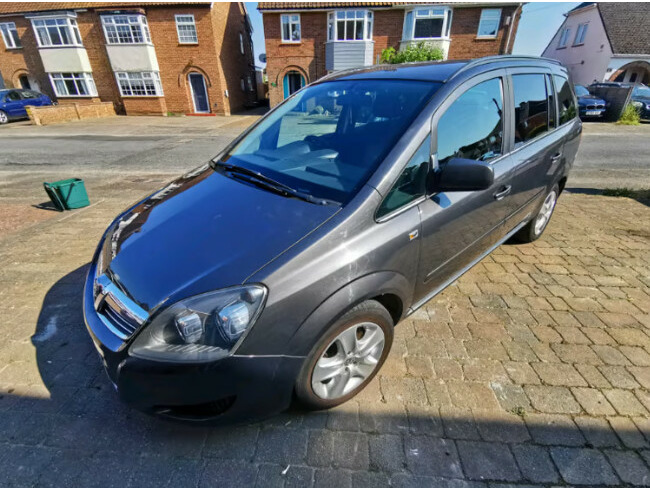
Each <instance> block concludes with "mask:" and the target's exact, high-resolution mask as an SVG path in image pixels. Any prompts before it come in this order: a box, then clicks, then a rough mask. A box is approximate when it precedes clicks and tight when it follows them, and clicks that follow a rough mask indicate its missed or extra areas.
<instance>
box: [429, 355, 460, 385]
mask: <svg viewBox="0 0 650 490" xmlns="http://www.w3.org/2000/svg"><path fill="white" fill-rule="evenodd" d="M432 363H433V370H434V371H435V373H436V376H438V377H440V378H442V379H444V380H460V379H463V368H462V367H461V365H460V363H459V362H458V361H456V360H454V359H433V360H432Z"/></svg>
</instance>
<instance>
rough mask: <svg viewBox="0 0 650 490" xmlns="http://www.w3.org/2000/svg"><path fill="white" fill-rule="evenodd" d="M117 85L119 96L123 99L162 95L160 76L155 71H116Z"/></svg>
mask: <svg viewBox="0 0 650 490" xmlns="http://www.w3.org/2000/svg"><path fill="white" fill-rule="evenodd" d="M115 75H116V76H117V84H118V85H119V87H120V94H122V96H125V97H131V96H133V97H145V96H149V97H160V96H162V94H163V91H162V85H161V84H160V75H159V74H158V72H157V71H140V72H124V71H118V72H116V73H115Z"/></svg>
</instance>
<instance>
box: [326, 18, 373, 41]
mask: <svg viewBox="0 0 650 490" xmlns="http://www.w3.org/2000/svg"><path fill="white" fill-rule="evenodd" d="M327 40H328V41H370V40H372V12H371V11H369V10H339V11H336V12H330V13H329V14H328V15H327Z"/></svg>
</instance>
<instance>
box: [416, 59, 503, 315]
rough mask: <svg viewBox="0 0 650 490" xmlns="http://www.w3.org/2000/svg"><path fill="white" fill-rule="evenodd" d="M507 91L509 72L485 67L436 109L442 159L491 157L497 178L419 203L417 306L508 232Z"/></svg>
mask: <svg viewBox="0 0 650 490" xmlns="http://www.w3.org/2000/svg"><path fill="white" fill-rule="evenodd" d="M506 93H507V79H506V78H505V72H503V71H495V72H490V73H486V74H483V75H481V76H479V77H476V78H474V79H472V80H470V81H468V82H465V83H464V84H463V85H461V86H460V87H459V88H458V89H457V90H456V91H455V92H454V93H453V94H452V96H451V97H449V98H448V99H447V100H446V101H445V103H443V104H442V105H441V107H440V109H439V110H438V111H437V112H436V114H435V115H434V118H433V133H432V134H433V140H434V144H433V145H432V152H433V153H434V156H435V160H436V162H437V165H439V166H440V167H442V166H444V165H446V164H447V162H448V161H449V160H450V159H451V158H453V157H461V158H469V159H473V160H482V161H486V162H489V163H490V165H491V166H492V169H493V172H494V182H493V184H492V186H491V187H490V188H489V189H486V190H481V191H471V192H439V193H435V194H433V195H431V196H428V198H427V199H425V200H424V201H423V202H421V203H420V204H419V209H420V217H421V244H420V247H421V248H420V264H419V277H418V281H417V284H416V290H415V295H414V297H415V298H416V304H415V305H414V307H417V306H419V304H422V303H423V302H425V301H426V300H427V299H428V298H429V297H431V296H432V295H433V294H435V293H436V292H437V291H439V290H440V289H441V288H443V287H444V286H445V285H446V284H447V283H448V282H450V281H451V280H453V279H454V278H455V277H457V276H458V275H460V274H461V273H462V271H463V270H465V269H466V268H467V267H469V266H471V264H473V263H474V262H475V261H477V260H478V259H479V258H480V257H481V256H482V255H483V254H485V253H487V252H488V251H489V250H491V249H492V248H493V247H494V246H495V245H496V244H498V243H499V242H500V241H501V240H502V238H503V222H504V219H505V217H506V212H507V209H508V206H509V199H510V195H509V192H510V176H511V168H512V164H511V161H510V158H509V156H508V150H509V148H508V146H507V141H508V138H507V137H506V136H507V133H508V127H509V125H508V120H507V117H506V115H507V113H508V107H507V104H508V99H507V98H506V97H505V94H506ZM504 104H505V107H504Z"/></svg>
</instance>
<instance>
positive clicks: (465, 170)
mask: <svg viewBox="0 0 650 490" xmlns="http://www.w3.org/2000/svg"><path fill="white" fill-rule="evenodd" d="M429 182H430V185H429V188H430V190H431V191H433V192H444V191H482V190H485V189H489V188H490V186H491V185H492V183H493V182H494V171H493V170H492V167H491V166H490V165H489V164H487V163H485V162H481V161H478V160H468V159H466V158H452V159H451V160H449V161H448V162H447V163H446V164H445V165H443V166H442V167H441V168H440V169H439V170H438V171H434V172H433V173H432V175H431V176H430V180H429Z"/></svg>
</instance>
